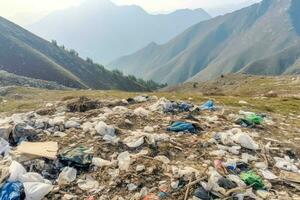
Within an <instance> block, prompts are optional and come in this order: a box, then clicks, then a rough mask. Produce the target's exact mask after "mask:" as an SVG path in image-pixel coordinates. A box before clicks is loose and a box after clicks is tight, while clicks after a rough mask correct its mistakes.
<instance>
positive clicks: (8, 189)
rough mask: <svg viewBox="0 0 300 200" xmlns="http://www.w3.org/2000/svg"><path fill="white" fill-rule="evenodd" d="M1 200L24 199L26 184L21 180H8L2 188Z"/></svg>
mask: <svg viewBox="0 0 300 200" xmlns="http://www.w3.org/2000/svg"><path fill="white" fill-rule="evenodd" d="M0 199H1V200H24V199H25V192H24V186H23V184H22V183H21V182H19V181H13V182H7V183H5V184H4V185H3V187H2V188H1V193H0Z"/></svg>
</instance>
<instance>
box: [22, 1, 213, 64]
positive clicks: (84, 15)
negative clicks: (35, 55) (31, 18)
mask: <svg viewBox="0 0 300 200" xmlns="http://www.w3.org/2000/svg"><path fill="white" fill-rule="evenodd" d="M209 18H210V16H209V14H208V13H206V12H205V11H204V10H202V9H196V10H189V9H182V10H178V11H175V12H173V13H170V14H158V15H152V14H148V13H147V12H146V11H144V10H143V9H142V8H140V7H138V6H117V5H115V4H113V3H112V2H111V1H109V0H89V1H86V2H84V3H83V4H82V5H80V6H78V7H72V8H69V9H66V10H61V11H56V12H53V13H52V14H50V15H49V16H47V17H45V18H43V19H42V20H40V21H39V22H37V23H35V24H33V25H31V26H29V27H28V29H29V30H30V31H32V32H33V33H35V34H37V35H39V36H41V37H43V38H45V39H48V40H52V39H54V40H57V41H58V43H59V44H63V45H66V46H68V47H70V48H73V49H76V50H77V51H78V52H79V54H80V55H81V56H84V57H91V58H93V59H94V60H96V61H98V62H100V63H107V62H110V61H112V60H114V59H116V58H118V57H120V56H123V55H127V54H130V53H133V52H135V51H137V50H138V49H140V48H142V47H145V46H146V45H147V44H149V43H150V42H152V41H153V42H156V43H165V42H167V41H168V40H170V39H171V38H173V37H175V36H176V35H178V34H179V33H181V32H182V31H184V30H185V29H186V28H188V27H190V26H191V25H194V24H196V23H198V22H200V21H203V20H206V19H209Z"/></svg>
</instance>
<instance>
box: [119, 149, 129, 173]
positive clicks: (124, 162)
mask: <svg viewBox="0 0 300 200" xmlns="http://www.w3.org/2000/svg"><path fill="white" fill-rule="evenodd" d="M117 159H118V166H119V169H120V170H124V171H128V170H129V167H130V164H131V158H130V153H129V152H128V151H125V152H122V153H120V154H119V155H118V158H117Z"/></svg>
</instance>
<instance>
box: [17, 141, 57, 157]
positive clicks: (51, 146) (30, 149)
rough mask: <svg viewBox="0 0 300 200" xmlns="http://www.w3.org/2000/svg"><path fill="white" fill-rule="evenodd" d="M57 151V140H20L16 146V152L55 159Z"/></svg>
mask: <svg viewBox="0 0 300 200" xmlns="http://www.w3.org/2000/svg"><path fill="white" fill-rule="evenodd" d="M57 151H58V144H57V142H22V143H21V144H20V145H19V146H18V147H17V150H16V153H17V154H25V155H26V156H30V157H31V156H32V157H43V158H48V159H51V160H54V159H56V155H57Z"/></svg>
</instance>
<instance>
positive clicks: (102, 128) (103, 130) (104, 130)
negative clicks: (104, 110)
mask: <svg viewBox="0 0 300 200" xmlns="http://www.w3.org/2000/svg"><path fill="white" fill-rule="evenodd" d="M95 129H96V131H97V133H98V134H100V135H103V136H104V135H110V136H115V128H114V127H113V126H108V125H107V124H106V123H105V122H102V121H100V122H99V123H98V124H97V125H96V126H95Z"/></svg>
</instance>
